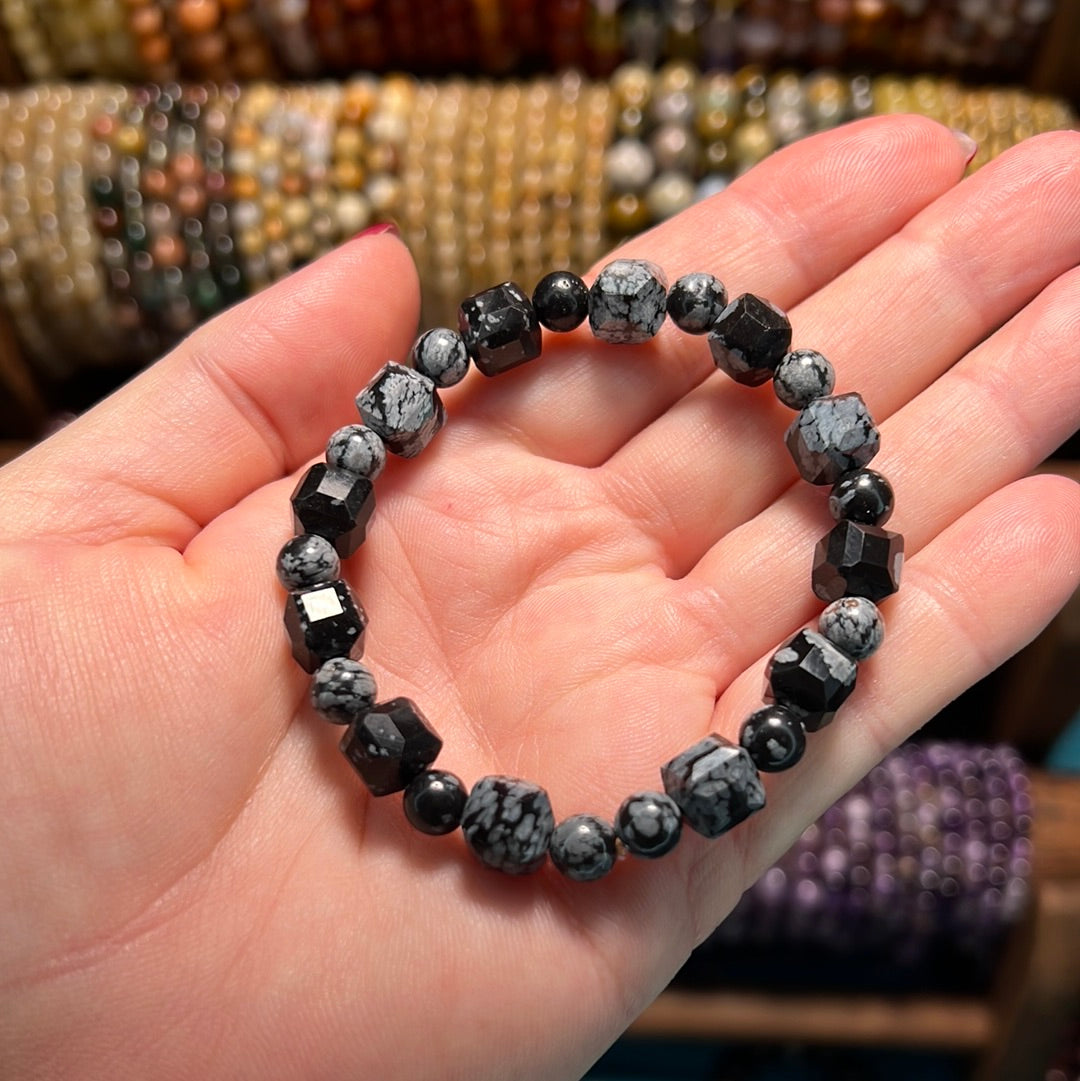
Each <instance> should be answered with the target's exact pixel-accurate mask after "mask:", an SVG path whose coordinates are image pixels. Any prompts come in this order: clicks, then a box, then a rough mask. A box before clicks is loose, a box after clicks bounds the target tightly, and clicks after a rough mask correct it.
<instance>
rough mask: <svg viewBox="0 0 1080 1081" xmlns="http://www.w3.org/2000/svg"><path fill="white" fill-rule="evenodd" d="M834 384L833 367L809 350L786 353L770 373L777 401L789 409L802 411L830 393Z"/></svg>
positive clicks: (818, 354)
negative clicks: (773, 371) (816, 399)
mask: <svg viewBox="0 0 1080 1081" xmlns="http://www.w3.org/2000/svg"><path fill="white" fill-rule="evenodd" d="M835 385H836V373H835V372H834V371H833V366H832V365H831V364H830V363H829V362H828V361H827V360H826V359H825V358H824V357H823V356H822V355H821V354H820V353H818V352H815V351H814V350H813V349H795V350H793V351H792V352H790V353H788V355H787V356H786V357H784V359H783V360H782V361H780V363H779V365H778V366H777V368H776V372H775V373H774V374H773V390H774V391H775V392H776V396H777V398H779V399H780V401H782V402H783V403H784V405H786V406H790V407H791V408H792V409H805V408H806V407H807V406H808V405H809V404H810V403H811V402H812V401H813V400H814V399H815V398H823V397H824V396H825V395H826V394H831V393H832V389H833V387H834V386H835Z"/></svg>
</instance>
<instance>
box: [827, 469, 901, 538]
mask: <svg viewBox="0 0 1080 1081" xmlns="http://www.w3.org/2000/svg"><path fill="white" fill-rule="evenodd" d="M892 512H893V490H892V485H891V484H890V483H889V482H888V481H887V480H886V479H885V478H884V477H883V476H882V475H881V474H880V473H878V472H877V471H876V470H873V469H856V470H855V471H854V472H852V473H845V474H844V475H843V476H842V477H841V478H840V479H839V480H838V481H837V482H836V484H834V485H833V490H832V491H831V492H830V493H829V513H830V514H831V515H832V516H833V517H834V518H835V519H836V520H837V521H838V522H841V521H848V522H862V524H863V525H884V524H885V523H886V522H887V521H888V520H889V518H890V517H891V516H892Z"/></svg>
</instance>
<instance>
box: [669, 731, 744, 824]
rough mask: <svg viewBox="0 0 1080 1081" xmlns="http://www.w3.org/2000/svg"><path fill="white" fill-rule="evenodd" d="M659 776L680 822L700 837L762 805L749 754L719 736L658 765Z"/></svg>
mask: <svg viewBox="0 0 1080 1081" xmlns="http://www.w3.org/2000/svg"><path fill="white" fill-rule="evenodd" d="M660 776H661V778H662V779H663V781H664V791H665V792H667V794H668V795H669V796H670V797H671V798H672V799H673V800H674V801H675V802H676V803H677V804H678V806H679V809H680V810H681V811H682V814H683V818H684V819H685V820H686V824H687V825H688V826H689V827H690V828H691V829H694V830H696V831H697V832H698V833H700V834H701V835H702V836H704V837H719V836H720V835H721V834H722V833H726V832H727V831H728V830H729V829H731V828H732V826H737V825H738V824H739V823H740V822H742V821H743V819H745V818H749V817H750V815H752V814H753V813H754V812H755V811H760V810H761V808H762V807H764V806H765V789H764V788H763V787H762V785H761V778H760V777H759V776H758V773H757V770H756V769H755V768H754V763H753V762H752V761H751V760H750V755H749V754H747V752H746V751H745V750H744V749H743V748H742V747H736V746H735V745H734V744H733V743H731V742H730V740H726V739H724V737H723V736H717V735H709V736H706V737H705V738H704V739H703V740H699V741H698V742H697V743H695V744H694V745H693V746H692V747H690V748H688V749H687V750H685V751H683V752H682V754H679V755H676V756H675V757H674V758H673V759H672V760H671V761H670V762H668V763H667V764H666V765H665V766H663V767H661V770H660Z"/></svg>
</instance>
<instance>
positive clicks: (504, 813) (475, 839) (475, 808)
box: [461, 777, 555, 875]
mask: <svg viewBox="0 0 1080 1081" xmlns="http://www.w3.org/2000/svg"><path fill="white" fill-rule="evenodd" d="M461 830H462V833H463V834H464V835H465V841H466V843H467V844H468V845H469V848H471V849H472V851H473V853H474V854H475V855H476V857H477V858H478V859H479V860H480V862H481V863H483V864H485V865H486V866H487V867H491V868H493V869H494V870H496V871H503V872H504V873H506V874H509V875H524V874H531V873H532V872H533V871H538V870H539V869H540V867H541V866H542V864H543V862H544V860H545V859H546V858H547V851H548V845H549V843H550V841H551V835H552V833H553V832H554V830H555V816H554V815H553V814H552V813H551V801H550V800H549V799H548V794H547V793H546V792H545V791H544V790H543V789H542V788H541V787H540V786H539V785H535V784H530V783H529V782H528V781H519V780H517V779H515V778H513V777H483V778H481V779H480V780H479V781H477V782H476V784H475V785H474V786H473V790H472V791H471V792H470V793H469V798H468V799H467V800H466V801H465V810H464V812H463V814H462V816H461Z"/></svg>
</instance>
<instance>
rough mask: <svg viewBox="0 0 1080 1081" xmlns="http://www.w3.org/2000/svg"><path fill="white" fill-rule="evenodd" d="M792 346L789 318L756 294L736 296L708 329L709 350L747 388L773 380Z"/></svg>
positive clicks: (718, 365) (719, 363)
mask: <svg viewBox="0 0 1080 1081" xmlns="http://www.w3.org/2000/svg"><path fill="white" fill-rule="evenodd" d="M790 348H791V323H789V322H788V317H787V316H786V315H785V314H784V313H783V312H782V311H781V310H780V309H779V308H778V307H777V306H776V305H775V304H772V303H770V302H769V301H768V300H764V299H763V298H762V297H758V296H754V294H753V293H743V295H742V296H740V297H736V298H735V299H734V300H733V301H732V302H731V303H730V304H729V305H728V306H727V307H726V308H725V309H724V310H723V311H722V312H721V313H720V315H719V316H718V317H717V319H716V322H715V323H714V324H713V327H712V329H711V330H710V331H709V351H710V352H711V353H712V358H713V361H714V362H715V364H716V366H717V367H718V368H719V369H720V370H721V371H722V372H725V373H726V374H727V375H730V376H731V378H732V379H734V380H735V382H736V383H742V384H743V385H744V386H748V387H756V386H760V385H761V384H762V383H764V382H766V381H767V380H769V379H771V378H772V376H773V372H775V371H776V367H777V365H778V364H779V363H780V361H782V360H783V359H784V355H785V354H786V353H787V351H788V350H789V349H790Z"/></svg>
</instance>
